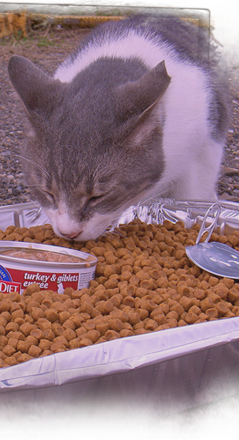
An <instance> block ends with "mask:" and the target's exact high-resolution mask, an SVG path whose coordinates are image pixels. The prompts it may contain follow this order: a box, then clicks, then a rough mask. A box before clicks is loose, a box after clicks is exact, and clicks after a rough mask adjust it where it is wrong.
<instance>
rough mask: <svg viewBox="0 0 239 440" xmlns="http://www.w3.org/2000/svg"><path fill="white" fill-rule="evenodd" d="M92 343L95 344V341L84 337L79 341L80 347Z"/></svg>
mask: <svg viewBox="0 0 239 440" xmlns="http://www.w3.org/2000/svg"><path fill="white" fill-rule="evenodd" d="M92 344H93V342H92V341H91V340H90V339H88V338H85V337H84V338H82V339H81V340H80V341H79V348H81V347H88V346H89V345H92Z"/></svg>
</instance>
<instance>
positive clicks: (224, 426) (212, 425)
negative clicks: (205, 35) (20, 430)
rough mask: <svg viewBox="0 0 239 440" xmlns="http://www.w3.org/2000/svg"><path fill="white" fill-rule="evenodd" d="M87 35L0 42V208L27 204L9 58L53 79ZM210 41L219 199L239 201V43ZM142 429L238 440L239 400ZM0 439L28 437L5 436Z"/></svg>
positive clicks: (20, 117)
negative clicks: (227, 121) (221, 76)
mask: <svg viewBox="0 0 239 440" xmlns="http://www.w3.org/2000/svg"><path fill="white" fill-rule="evenodd" d="M86 32H88V31H87V30H80V29H76V30H69V29H68V30H66V29H62V28H60V27H58V28H56V29H55V30H54V32H53V31H52V30H49V29H40V30H39V29H38V31H37V32H36V31H33V30H32V31H31V32H30V33H29V35H28V37H27V39H24V40H16V39H14V38H13V37H8V38H4V39H2V40H0V78H1V83H0V179H1V181H0V205H10V204H16V203H22V202H26V201H29V200H30V195H29V192H28V190H27V188H26V187H25V186H24V182H23V174H22V171H21V167H20V163H19V158H18V157H17V154H18V148H19V147H20V146H21V144H22V143H23V142H24V114H23V111H22V106H21V104H20V103H19V100H18V97H17V95H16V93H15V92H14V91H13V89H12V87H11V85H10V82H9V79H8V76H7V63H8V59H9V57H10V56H11V55H13V54H18V55H23V56H26V57H28V58H29V59H31V60H32V61H33V62H35V63H36V64H37V65H38V66H39V67H41V68H43V70H45V71H46V72H48V73H53V72H54V70H55V68H56V66H57V65H58V64H59V63H60V62H61V61H62V60H64V59H65V57H66V55H67V54H68V53H69V52H70V51H71V50H73V49H74V48H75V47H77V45H78V43H79V41H80V39H81V38H82V36H83V35H84V34H85V33H86ZM213 38H215V39H216V40H217V41H218V42H219V44H220V45H221V47H222V49H223V51H224V53H225V56H226V58H227V60H228V65H229V72H230V84H231V97H232V107H233V112H232V122H231V126H230V130H229V133H228V138H227V144H226V148H225V155H224V160H223V164H222V168H221V177H220V180H219V183H218V194H219V197H220V198H222V199H225V200H234V201H239V172H238V171H239V38H236V37H233V36H228V35H226V34H224V33H220V32H214V33H213ZM238 391H239V390H238ZM143 428H144V430H145V429H147V430H148V431H149V433H150V434H151V435H152V436H154V435H158V436H161V437H164V438H165V437H167V435H168V434H170V437H171V438H172V437H173V438H192V437H197V438H201V439H212V438H215V439H220V438H221V439H222V438H223V439H225V438H230V439H236V438H239V395H234V396H230V397H228V398H225V399H222V400H220V401H217V402H211V403H209V404H206V405H203V406H201V407H199V408H194V409H190V410H187V411H183V412H182V413H178V414H176V415H173V416H169V417H166V418H162V419H158V420H155V421H152V422H151V423H150V424H147V426H145V425H144V427H143ZM78 436H80V435H74V436H72V435H63V436H61V437H60V438H77V437H78ZM96 437H97V436H95V438H96ZM4 438H9V439H10V438H32V436H21V437H19V436H16V435H15V436H14V435H13V436H11V435H8V436H4ZM35 438H58V436H54V437H52V436H35ZM99 438H102V436H99ZM117 438H119V436H118V435H117ZM167 438H168V437H167Z"/></svg>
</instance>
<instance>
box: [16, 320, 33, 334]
mask: <svg viewBox="0 0 239 440" xmlns="http://www.w3.org/2000/svg"><path fill="white" fill-rule="evenodd" d="M34 329H35V326H34V325H32V324H30V323H29V322H26V323H25V324H22V325H21V327H20V328H19V330H20V332H21V333H23V335H24V336H27V335H30V333H31V331H32V330H34Z"/></svg>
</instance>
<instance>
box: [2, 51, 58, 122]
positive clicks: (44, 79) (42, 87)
mask: <svg viewBox="0 0 239 440" xmlns="http://www.w3.org/2000/svg"><path fill="white" fill-rule="evenodd" d="M8 73H9V77H10V80H11V82H12V85H13V87H14V88H15V89H16V91H17V92H18V94H19V95H20V97H21V99H22V101H23V102H24V104H25V107H26V110H27V112H28V113H29V114H30V115H31V113H32V112H35V113H45V114H47V113H49V112H50V111H51V109H52V106H53V102H55V101H56V100H55V99H53V97H54V98H55V95H57V94H59V92H60V90H59V89H61V87H63V85H62V84H61V83H60V81H57V80H54V79H53V78H51V77H49V76H48V75H46V74H45V73H44V72H42V71H41V70H40V69H39V68H38V67H36V66H35V64H33V63H32V62H31V61H29V60H27V59H26V58H25V57H22V56H18V55H14V56H12V57H11V58H10V60H9V63H8Z"/></svg>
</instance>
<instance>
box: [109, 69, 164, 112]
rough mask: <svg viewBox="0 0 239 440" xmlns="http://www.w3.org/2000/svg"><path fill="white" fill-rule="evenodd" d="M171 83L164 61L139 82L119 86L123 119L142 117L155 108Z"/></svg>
mask: <svg viewBox="0 0 239 440" xmlns="http://www.w3.org/2000/svg"><path fill="white" fill-rule="evenodd" d="M170 81H171V77H170V76H169V75H168V72H167V70H166V67H165V63H164V61H162V62H161V63H159V64H157V66H155V67H154V68H153V69H151V70H150V71H149V72H147V73H145V74H144V75H143V76H142V77H141V78H140V79H138V80H137V81H134V82H128V83H126V84H124V85H122V86H119V87H118V88H117V91H116V93H117V98H118V102H119V113H120V114H121V116H122V117H123V119H124V118H126V119H127V118H128V117H130V116H136V115H140V114H142V113H143V112H145V111H147V109H150V108H153V107H154V104H156V103H157V102H158V100H159V99H160V98H161V97H162V96H163V94H164V93H165V91H166V89H167V87H168V85H169V83H170Z"/></svg>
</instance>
